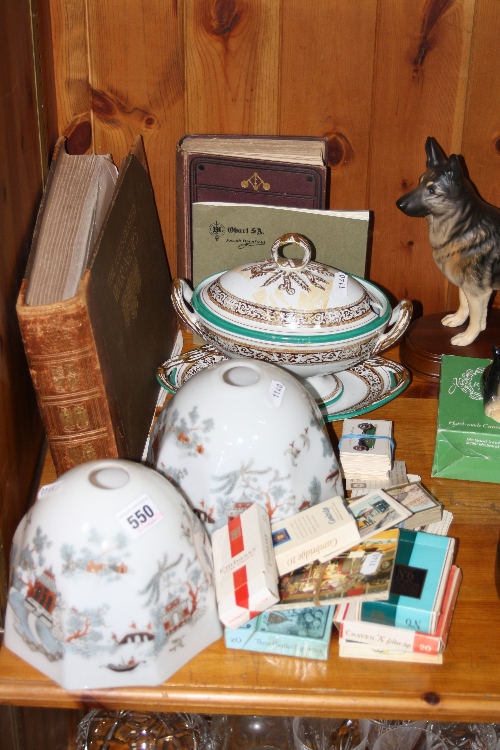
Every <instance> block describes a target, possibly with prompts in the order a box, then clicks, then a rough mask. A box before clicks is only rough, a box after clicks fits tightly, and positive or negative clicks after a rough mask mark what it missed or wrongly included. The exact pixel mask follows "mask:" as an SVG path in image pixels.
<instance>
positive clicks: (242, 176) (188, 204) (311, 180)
mask: <svg viewBox="0 0 500 750" xmlns="http://www.w3.org/2000/svg"><path fill="white" fill-rule="evenodd" d="M327 145H328V143H327V139H326V138H325V137H316V136H277V135H269V136H266V135H186V136H184V138H182V139H181V140H180V141H179V143H178V144H177V177H176V179H177V188H176V189H177V276H178V277H180V278H185V279H188V280H189V281H193V258H192V252H193V246H192V242H193V238H192V231H193V229H192V205H193V204H194V203H198V202H199V201H222V202H224V203H251V204H255V205H261V206H286V207H289V208H290V207H294V208H309V209H324V208H325V205H326V179H327ZM286 231H292V230H289V229H287V230H286ZM281 234H283V232H281ZM274 239H275V238H274ZM261 257H265V254H264V255H263V256H259V257H258V260H260V259H261ZM241 262H243V261H241ZM235 265H237V263H234V262H233V263H232V264H231V265H230V266H227V268H233V267H234V266H235ZM225 269H226V266H224V270H225ZM209 273H215V271H210V272H209ZM209 273H208V274H206V275H209Z"/></svg>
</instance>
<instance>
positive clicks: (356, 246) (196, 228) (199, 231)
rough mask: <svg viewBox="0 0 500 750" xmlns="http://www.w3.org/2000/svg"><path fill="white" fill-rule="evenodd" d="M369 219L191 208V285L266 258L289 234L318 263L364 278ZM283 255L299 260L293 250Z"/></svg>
mask: <svg viewBox="0 0 500 750" xmlns="http://www.w3.org/2000/svg"><path fill="white" fill-rule="evenodd" d="M368 219H369V212H368V211H326V210H325V211H322V210H309V209H302V208H278V207H275V206H257V205H249V204H244V203H241V204H236V203H215V202H214V203H207V202H205V203H202V202H200V203H193V206H192V231H193V285H194V286H196V284H198V283H199V282H200V281H202V280H203V279H205V278H206V277H208V276H210V275H211V274H214V273H217V272H219V271H227V270H228V269H230V268H235V267H236V266H239V265H242V264H243V263H250V262H255V261H259V260H266V259H268V258H270V256H271V246H272V244H273V242H274V241H275V240H276V239H277V238H278V237H280V236H281V235H282V234H286V233H287V232H298V233H299V234H302V235H304V236H305V237H307V239H308V240H309V241H310V242H311V243H312V245H313V248H314V260H315V261H317V262H318V263H325V264H326V265H328V266H333V267H335V268H338V269H339V270H341V271H345V272H346V273H352V274H355V275H357V276H364V275H365V266H366V249H367V238H368ZM285 252H286V255H287V257H290V258H292V257H302V255H301V250H300V249H299V248H297V247H296V246H290V247H289V248H286V249H285Z"/></svg>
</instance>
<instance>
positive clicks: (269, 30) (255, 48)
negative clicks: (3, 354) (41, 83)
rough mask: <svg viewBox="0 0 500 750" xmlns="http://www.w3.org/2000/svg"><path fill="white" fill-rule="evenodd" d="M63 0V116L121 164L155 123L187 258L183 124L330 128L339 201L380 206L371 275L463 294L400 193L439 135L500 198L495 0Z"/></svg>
mask: <svg viewBox="0 0 500 750" xmlns="http://www.w3.org/2000/svg"><path fill="white" fill-rule="evenodd" d="M50 12H51V25H52V35H51V36H52V44H53V58H54V61H55V64H54V71H55V78H56V83H55V91H56V97H57V101H56V102H55V103H54V106H55V107H56V109H57V120H58V129H59V131H61V132H66V133H67V134H68V136H69V147H70V148H74V149H75V150H82V149H83V150H85V149H91V148H94V149H95V150H97V151H99V152H103V151H110V152H111V153H112V154H113V156H114V158H115V160H116V161H117V162H118V163H119V161H120V160H121V158H122V157H123V156H124V154H125V153H126V151H127V149H128V145H129V144H130V142H131V140H132V137H133V135H135V134H136V133H142V135H143V136H144V138H145V142H146V149H147V154H148V159H149V164H150V169H151V172H152V177H153V183H154V187H155V191H156V198H157V203H158V209H159V214H160V219H161V222H162V227H163V231H164V234H165V241H166V245H167V249H168V250H167V251H168V254H169V258H170V261H171V265H172V271H173V272H174V273H175V267H174V256H175V169H174V149H175V143H176V141H177V140H178V139H179V138H180V137H181V136H182V135H184V134H185V133H188V132H191V133H217V132H220V133H258V134H282V135H326V136H327V137H328V139H329V164H330V168H331V185H330V197H329V205H330V207H331V208H337V209H370V210H371V211H372V214H373V241H372V247H371V261H370V268H369V275H370V278H372V279H373V280H374V281H376V282H377V283H379V284H380V285H381V286H382V287H384V288H385V289H386V290H387V291H388V292H389V293H390V295H391V296H392V298H393V300H396V299H400V298H402V297H409V298H410V299H412V300H413V301H414V302H415V303H416V309H417V311H418V312H420V313H421V312H422V311H424V312H425V313H431V312H437V311H440V310H445V309H449V308H450V306H452V305H453V304H454V302H453V298H454V297H456V291H455V290H453V289H452V290H450V289H448V284H447V282H446V281H445V279H444V277H443V276H441V274H439V272H438V271H437V270H436V268H435V267H434V264H433V261H432V257H431V250H430V246H429V243H428V240H427V225H426V222H425V221H419V220H417V219H411V218H408V217H405V216H403V214H401V213H400V212H399V211H398V210H397V208H396V207H395V201H396V199H397V198H398V197H399V196H400V195H401V194H402V193H403V192H405V190H407V189H409V188H410V187H411V186H412V185H414V184H415V183H416V181H417V179H418V176H419V174H420V173H421V172H422V171H423V167H424V160H425V155H424V143H425V139H426V137H427V135H433V136H435V137H436V138H437V139H438V141H439V142H440V143H441V145H442V146H443V148H444V149H445V150H447V151H448V152H451V151H454V152H458V153H462V154H463V156H464V158H465V160H466V163H467V166H468V169H469V172H470V174H471V177H472V179H473V180H474V182H475V184H476V186H477V188H478V190H479V191H480V193H481V194H482V195H483V196H484V197H485V198H486V199H487V200H490V201H492V202H497V203H500V190H499V189H498V188H497V187H496V185H497V183H498V179H497V175H498V174H499V171H498V166H500V165H499V160H500V150H499V149H500V140H499V138H500V124H499V122H498V115H497V109H498V108H497V101H498V96H497V94H498V89H499V86H500V84H499V83H498V70H499V69H500V51H499V45H498V43H497V39H498V33H499V31H500V6H499V4H498V2H497V1H496V0H356V2H349V0H315V1H314V2H310V1H306V2H304V0H182V1H181V0H85V2H83V1H82V0H50ZM91 132H93V141H92V137H91ZM56 135H57V133H55V132H54V133H52V134H51V136H52V141H53V140H54V138H55V136H56Z"/></svg>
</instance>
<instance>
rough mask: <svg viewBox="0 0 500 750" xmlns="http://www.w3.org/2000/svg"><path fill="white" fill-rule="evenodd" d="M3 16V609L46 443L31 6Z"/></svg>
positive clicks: (11, 6)
mask: <svg viewBox="0 0 500 750" xmlns="http://www.w3.org/2000/svg"><path fill="white" fill-rule="evenodd" d="M0 15H1V17H2V23H1V24H0V132H1V133H2V137H1V138H0V164H1V167H0V187H1V192H0V237H1V240H0V242H1V250H0V558H1V559H0V611H1V609H3V603H4V602H3V595H4V592H5V584H6V581H5V575H6V571H7V567H8V560H9V550H10V545H11V541H12V535H13V533H14V530H15V528H16V526H17V524H18V523H19V520H20V519H21V517H22V515H23V513H24V511H25V509H26V505H27V503H28V499H29V496H30V493H31V489H32V485H33V482H34V481H36V478H37V477H36V473H37V470H38V461H39V455H40V449H41V445H42V440H43V431H42V425H41V421H40V417H39V414H38V409H37V406H36V400H35V394H34V391H33V386H32V383H31V378H30V374H29V371H28V366H27V362H26V357H25V355H24V348H23V344H22V341H21V334H20V332H19V327H18V325H17V318H16V313H15V302H16V297H17V293H18V291H19V287H20V286H21V280H22V277H23V273H24V267H25V264H26V261H27V257H28V252H29V247H30V241H31V233H32V231H33V227H34V222H35V218H36V211H37V208H38V203H39V201H40V198H41V193H42V171H43V166H42V159H43V156H42V144H41V141H40V138H39V110H38V103H39V102H38V99H37V81H36V79H35V75H34V68H33V47H32V32H31V17H30V12H29V8H28V7H27V6H26V5H25V4H22V3H10V2H8V1H7V0H2V2H0ZM0 621H1V614H0Z"/></svg>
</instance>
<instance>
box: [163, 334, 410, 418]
mask: <svg viewBox="0 0 500 750" xmlns="http://www.w3.org/2000/svg"><path fill="white" fill-rule="evenodd" d="M226 359H228V357H226V355H225V354H223V353H222V352H220V351H219V350H218V349H216V348H215V347H214V346H211V345H210V344H204V345H203V346H200V347H198V348H196V349H191V350H190V351H188V352H185V353H184V354H181V355H179V356H178V357H172V358H171V359H168V360H167V361H166V362H164V363H163V364H162V365H161V366H160V367H159V368H158V370H157V373H156V378H157V380H158V382H159V383H160V385H161V386H162V387H163V388H165V389H166V390H167V391H169V393H172V394H174V393H176V392H177V391H178V390H179V388H180V387H181V386H182V385H183V384H184V383H185V382H186V381H187V380H189V379H190V378H192V377H193V375H195V374H196V373H197V372H199V371H200V370H204V369H205V368H206V367H213V365H215V364H217V363H218V362H222V361H224V360H226ZM336 376H337V378H338V379H339V380H340V381H341V384H342V386H343V388H342V395H341V397H340V398H338V399H337V400H336V401H335V403H332V404H328V405H325V404H323V403H322V402H321V401H319V400H317V403H318V406H319V408H320V410H321V413H322V415H323V419H324V420H325V421H326V422H335V421H337V420H340V419H347V418H350V417H357V416H359V415H360V414H366V413H367V412H369V411H373V410H374V409H377V408H378V407H379V406H382V405H383V404H385V403H387V402H388V401H391V400H392V399H393V398H396V396H399V395H400V394H401V393H402V392H403V391H404V390H405V389H406V388H407V387H408V385H409V384H410V373H409V371H408V370H407V369H406V367H403V365H401V364H399V363H398V362H393V361H392V360H390V359H386V358H385V357H380V356H378V357H373V358H372V359H368V360H366V361H365V362H362V363H360V364H358V365H355V366H354V367H352V368H351V369H349V370H344V371H342V372H338V373H336Z"/></svg>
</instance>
